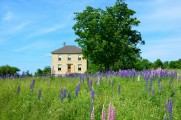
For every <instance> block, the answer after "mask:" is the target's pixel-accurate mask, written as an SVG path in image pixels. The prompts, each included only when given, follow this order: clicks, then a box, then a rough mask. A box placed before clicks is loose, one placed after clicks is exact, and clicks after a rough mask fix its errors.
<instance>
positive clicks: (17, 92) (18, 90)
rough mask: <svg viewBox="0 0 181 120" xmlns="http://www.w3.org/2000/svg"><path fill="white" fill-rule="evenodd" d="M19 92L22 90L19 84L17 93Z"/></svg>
mask: <svg viewBox="0 0 181 120" xmlns="http://www.w3.org/2000/svg"><path fill="white" fill-rule="evenodd" d="M19 92H20V85H18V89H17V91H16V94H19Z"/></svg>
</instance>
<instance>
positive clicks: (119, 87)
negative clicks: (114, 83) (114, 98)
mask: <svg viewBox="0 0 181 120" xmlns="http://www.w3.org/2000/svg"><path fill="white" fill-rule="evenodd" d="M120 91H121V86H120V83H119V84H118V93H119V94H120Z"/></svg>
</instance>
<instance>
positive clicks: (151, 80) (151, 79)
mask: <svg viewBox="0 0 181 120" xmlns="http://www.w3.org/2000/svg"><path fill="white" fill-rule="evenodd" d="M152 82H153V78H152V77H150V88H149V91H151V90H152Z"/></svg>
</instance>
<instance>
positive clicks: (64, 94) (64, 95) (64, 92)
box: [63, 88, 67, 98]
mask: <svg viewBox="0 0 181 120" xmlns="http://www.w3.org/2000/svg"><path fill="white" fill-rule="evenodd" d="M66 93H67V90H66V88H64V90H63V98H66Z"/></svg>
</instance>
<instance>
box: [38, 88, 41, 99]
mask: <svg viewBox="0 0 181 120" xmlns="http://www.w3.org/2000/svg"><path fill="white" fill-rule="evenodd" d="M40 97H41V90H38V100H40Z"/></svg>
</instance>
